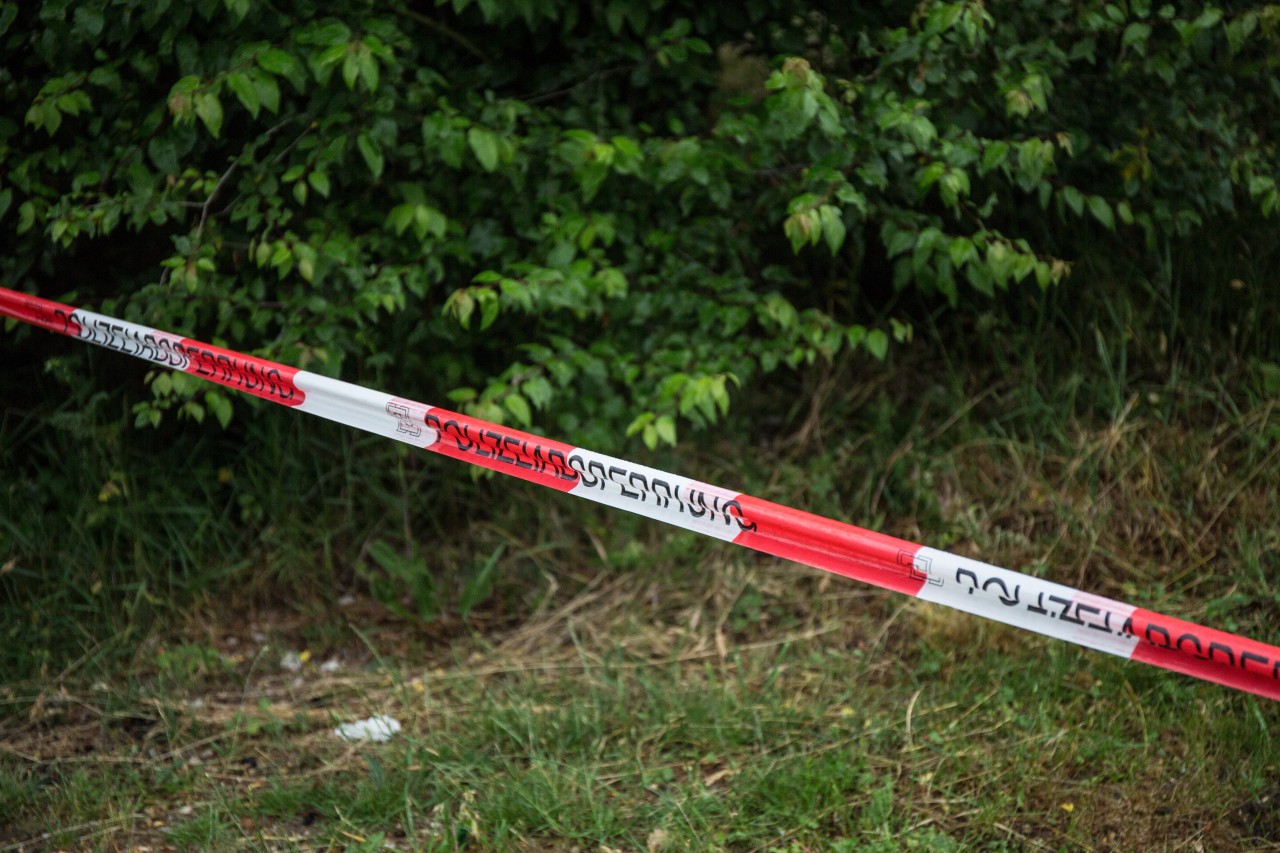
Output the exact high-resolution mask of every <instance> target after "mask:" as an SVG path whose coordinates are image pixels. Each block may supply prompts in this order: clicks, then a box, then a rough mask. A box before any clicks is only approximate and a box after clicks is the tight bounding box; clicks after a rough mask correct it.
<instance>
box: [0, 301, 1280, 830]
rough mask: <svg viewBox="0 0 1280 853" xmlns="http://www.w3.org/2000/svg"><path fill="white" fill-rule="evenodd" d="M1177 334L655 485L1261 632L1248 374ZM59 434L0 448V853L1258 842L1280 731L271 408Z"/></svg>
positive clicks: (786, 436)
mask: <svg viewBox="0 0 1280 853" xmlns="http://www.w3.org/2000/svg"><path fill="white" fill-rule="evenodd" d="M1245 295H1246V296H1248V297H1249V298H1250V299H1254V300H1255V301H1256V299H1257V297H1255V296H1254V295H1253V294H1252V292H1249V293H1246V294H1245ZM1058 298H1060V297H1058V296H1054V297H1053V299H1058ZM1161 298H1162V299H1167V298H1168V294H1167V293H1166V294H1165V296H1163V297H1161ZM1163 304H1164V303H1159V304H1156V305H1155V307H1151V306H1147V307H1145V308H1144V307H1143V306H1141V305H1139V304H1137V303H1135V304H1131V305H1129V306H1128V307H1125V308H1116V309H1115V310H1113V311H1111V312H1110V313H1105V314H1103V315H1100V316H1099V317H1096V318H1094V319H1093V320H1092V321H1091V323H1086V322H1083V321H1076V320H1073V319H1072V317H1071V316H1070V315H1068V314H1067V313H1066V312H1064V311H1062V310H1060V309H1057V308H1044V307H1042V308H1041V309H1040V314H1038V315H1036V317H1035V318H1034V319H1035V322H1034V323H1028V324H1027V325H1028V327H1029V328H1033V329H1034V330H1035V336H1036V338H1037V340H1038V339H1039V338H1040V337H1045V338H1048V339H1052V340H1054V341H1056V342H1058V344H1060V345H1058V346H1047V345H1046V346H1036V345H1033V344H1034V343H1035V342H1033V341H1031V340H1029V338H1028V336H1027V333H1025V332H1019V329H1018V327H1016V325H1015V324H1014V320H1012V319H1011V318H1012V317H1016V315H1017V313H1018V311H1017V310H1011V311H1010V312H1009V313H1006V314H1000V313H998V312H993V313H992V314H991V315H989V316H987V317H983V318H979V319H978V320H977V321H976V322H975V329H974V330H973V331H974V332H975V334H974V335H973V336H972V337H968V338H966V337H963V336H959V335H957V334H956V331H957V330H956V329H955V328H950V329H934V330H927V329H926V331H927V334H924V335H922V337H924V338H925V342H924V343H923V344H922V345H921V346H920V347H919V348H918V349H917V350H916V351H915V352H908V353H904V354H902V355H900V356H898V357H896V361H895V362H894V363H892V364H890V365H888V366H884V367H875V368H870V367H868V366H866V365H858V364H841V365H836V366H833V367H831V368H830V369H819V370H815V371H813V372H812V373H810V374H809V375H807V376H806V378H805V380H804V381H805V385H804V386H803V387H801V388H800V389H799V390H797V388H795V387H794V386H793V385H789V384H781V385H779V386H778V387H777V388H769V387H765V388H762V389H761V390H760V393H759V395H758V396H756V397H754V398H753V399H751V400H748V401H744V402H746V403H747V404H748V405H747V408H748V409H749V410H750V414H751V418H749V419H748V422H749V423H750V424H753V429H754V432H751V433H749V434H746V433H744V434H733V433H729V434H726V436H725V437H724V438H723V439H721V440H710V439H708V440H707V441H704V442H702V443H701V444H695V445H691V446H690V447H689V448H688V449H686V450H685V451H683V452H681V453H680V454H675V453H666V454H655V455H652V456H648V455H647V456H645V460H646V461H648V462H649V463H650V464H653V465H655V466H657V467H662V468H668V469H671V470H679V471H681V472H682V473H687V474H690V475H692V476H695V477H698V478H700V479H703V480H705V481H708V482H713V483H717V484H721V485H725V486H741V487H743V488H744V489H745V490H747V491H749V492H751V493H752V494H757V495H760V496H762V497H766V498H771V499H774V500H778V501H781V502H783V503H787V504H790V505H794V506H803V507H806V508H810V509H813V510H815V511H818V512H821V513H823V514H826V515H830V516H833V517H837V518H842V519H845V520H848V521H851V522H854V523H858V524H862V525H865V526H869V527H874V528H877V529H882V530H885V531H887V532H890V533H893V534H896V535H900V536H903V537H904V538H908V539H912V540H915V541H923V542H925V543H927V544H930V545H933V546H935V547H941V548H946V549H948V550H953V551H956V552H958V553H962V554H965V555H970V556H977V557H980V558H982V559H984V560H987V561H990V562H994V563H997V564H999V565H1004V566H1008V567H1010V568H1014V569H1018V570H1023V571H1028V572H1032V573H1035V574H1038V575H1041V576H1044V577H1049V578H1052V579H1055V580H1058V581H1061V582H1064V583H1067V584H1071V585H1076V586H1080V587H1082V588H1085V589H1088V590H1091V591H1094V592H1099V593H1102V594H1108V595H1112V596H1114V597H1117V598H1121V599H1123V600H1127V601H1131V602H1135V603H1139V604H1142V605H1144V606H1149V607H1151V608H1153V609H1156V610H1159V611H1162V612H1166V613H1169V614H1171V615H1174V616H1180V617H1184V618H1188V619H1192V620H1196V621H1203V622H1205V623H1206V624H1210V625H1213V626H1215V627H1220V628H1224V629H1227V630H1231V631H1237V632H1240V633H1243V634H1245V635H1248V636H1253V637H1256V638H1258V639H1261V640H1264V641H1268V642H1273V643H1274V642H1276V641H1277V639H1280V637H1278V636H1277V634H1276V628H1275V626H1276V625H1277V624H1280V584H1278V582H1277V574H1276V568H1277V563H1276V553H1277V551H1278V550H1280V523H1277V519H1280V494H1278V493H1277V492H1276V489H1275V486H1274V484H1275V483H1277V482H1280V451H1277V448H1280V388H1277V387H1275V385H1276V383H1275V382H1274V381H1273V380H1272V378H1271V377H1272V372H1269V371H1268V369H1265V366H1266V365H1267V364H1270V362H1268V361H1267V360H1266V352H1269V350H1266V349H1265V348H1263V349H1261V350H1259V351H1258V352H1257V353H1254V354H1252V355H1250V357H1248V358H1239V357H1236V356H1235V355H1234V354H1233V353H1232V351H1231V350H1230V348H1229V347H1227V348H1225V349H1223V348H1218V349H1215V348H1213V347H1212V346H1209V345H1205V347H1204V348H1203V351H1202V352H1199V353H1198V354H1195V353H1193V354H1190V355H1182V356H1179V355H1177V354H1176V353H1175V350H1174V347H1173V346H1172V345H1168V340H1174V341H1175V343H1176V341H1177V339H1178V337H1179V336H1184V337H1185V336H1186V335H1187V334H1188V329H1187V325H1188V323H1189V322H1191V321H1190V320H1189V319H1188V317H1187V316H1185V315H1179V317H1177V318H1171V315H1169V314H1168V308H1167V306H1166V307H1161V305H1163ZM1254 307H1255V308H1256V307H1257V306H1254ZM1162 312H1164V313H1162ZM1025 319H1026V318H1023V320H1025ZM1020 322H1021V321H1020ZM926 325H927V324H926ZM1135 329H1136V330H1138V331H1136V332H1135V331H1134V330H1135ZM1148 330H1158V331H1160V332H1162V333H1163V334H1164V335H1165V337H1166V346H1165V348H1164V350H1163V352H1162V349H1161V345H1160V343H1159V341H1158V336H1157V337H1152V335H1155V331H1152V332H1151V333H1150V334H1148V333H1147V331H1148ZM978 333H980V334H978ZM1240 334H1242V335H1245V336H1247V337H1248V338H1249V339H1250V340H1255V341H1257V340H1261V339H1263V338H1264V337H1265V336H1266V335H1267V334H1269V333H1268V332H1267V331H1266V330H1265V329H1263V328H1261V326H1258V325H1254V326H1251V327H1249V328H1246V329H1244V330H1243V331H1242V332H1241V333H1240ZM1064 340H1065V341H1068V342H1071V341H1074V346H1075V348H1074V349H1073V348H1072V346H1067V345H1063V344H1062V341H1064ZM943 342H946V343H947V345H945V346H944V345H943ZM1190 349H1191V348H1188V349H1186V350H1184V351H1183V352H1184V353H1186V352H1189V351H1190ZM797 399H799V400H801V401H802V402H801V403H799V404H795V405H794V406H793V401H795V400H797ZM778 400H786V401H787V406H786V408H788V409H792V410H791V411H789V412H787V413H785V414H784V415H779V414H778V412H777V408H778V407H777V401H778ZM55 421H56V422H57V423H60V424H62V427H65V428H58V429H54V430H52V431H49V430H37V429H35V428H34V426H33V422H29V421H27V420H24V419H23V418H20V417H15V416H13V415H10V416H8V417H7V419H6V420H5V421H4V423H3V426H2V427H0V432H3V436H0V437H3V439H4V441H3V442H0V447H2V448H3V452H2V453H0V463H2V464H3V466H4V471H5V474H6V483H8V484H9V485H8V486H6V491H5V493H4V496H3V500H4V501H5V504H4V509H5V512H4V513H3V514H0V536H3V540H2V543H0V544H3V551H2V552H0V607H2V608H3V615H4V619H3V621H2V622H0V626H2V627H0V632H3V637H4V643H3V644H0V662H2V666H3V671H4V672H5V673H7V674H8V675H7V676H6V678H5V680H4V683H3V684H0V850H4V849H45V848H48V849H85V850H103V851H106V850H118V849H129V848H131V847H138V846H149V847H151V848H153V849H160V848H162V847H163V846H164V845H169V846H171V847H173V848H176V849H183V850H188V849H190V850H306V851H311V850H326V851H327V850H377V849H399V850H423V851H453V850H477V851H481V850H513V851H515V850H519V851H523V850H564V849H572V848H575V847H576V848H578V849H580V850H584V851H586V850H593V851H595V850H606V849H607V850H647V851H664V850H670V851H675V850H686V849H726V850H735V851H736V850H742V851H748V850H751V851H754V850H762V851H766V850H767V851H786V853H800V851H810V850H835V851H855V850H885V851H888V850H901V849H921V850H973V849H980V850H993V849H994V850H1000V849H1005V850H1019V851H1020V850H1132V849H1169V850H1173V849H1205V850H1227V851H1231V850H1246V849H1277V847H1280V841H1278V839H1280V783H1277V779H1280V744H1278V743H1277V741H1276V738H1277V735H1276V734H1275V733H1276V732H1277V731H1280V725H1278V724H1280V706H1278V705H1277V703H1272V702H1266V701H1263V700H1259V699H1255V698H1253V697H1250V696H1246V695H1243V694H1239V693H1235V692H1232V691H1230V690H1227V689H1226V688H1221V687H1217V686H1214V685H1209V684H1203V683H1200V682H1196V681H1193V680H1191V679H1188V678H1184V677H1182V676H1177V675H1173V674H1170V673H1166V672H1163V671H1160V670H1156V669H1154V668H1151V667H1147V666H1143V665H1140V664H1134V663H1128V662H1125V661H1121V660H1118V659H1114V658H1111V657H1108V656H1105V655H1101V654H1096V653H1091V652H1086V651H1083V650H1080V649H1076V648H1073V647H1070V646H1066V645H1064V644H1062V643H1058V642H1055V641H1052V640H1048V639H1046V638H1042V637H1038V636H1033V635H1030V634H1027V633H1025V632H1020V631H1016V630H1013V629H1011V628H1006V627H1003V626H1000V625H995V624H992V623H986V622H981V621H979V620H976V619H974V618H971V617H968V616H965V615H963V614H958V613H954V612H952V611H947V610H941V609H938V608H934V607H931V606H929V605H926V604H923V603H920V602H912V601H908V600H905V599H902V598H901V597H896V596H893V595H890V594H888V593H884V592H880V591H877V590H874V589H870V588H867V587H864V586H861V585H859V584H856V583H853V582H846V581H843V580H841V579H839V578H834V577H829V576H825V575H822V574H821V573H818V572H815V571H812V570H809V569H805V568H803V567H799V566H794V565H790V564H784V563H780V562H778V561H775V560H772V559H766V558H763V557H760V556H758V555H754V554H751V553H748V552H744V551H741V550H738V549H734V548H733V547H731V546H727V545H722V544H720V543H716V542H712V541H710V540H704V539H698V538H696V537H694V536H693V535H692V534H688V533H684V532H681V531H675V530H669V529H665V528H660V527H658V526H657V525H656V524H653V523H650V522H647V521H644V520H642V519H635V518H631V517H627V516H621V515H618V514H616V513H613V512H612V511H608V510H606V509H604V508H601V507H597V506H594V505H584V504H583V502H579V501H575V500H574V499H572V498H569V497H566V496H558V495H552V494H550V493H546V492H542V491H539V490H537V489H535V488H533V487H529V486H524V485H521V484H514V485H513V484H512V483H510V482H506V481H503V480H499V479H481V480H474V479H473V478H472V477H471V474H470V472H468V471H466V470H465V469H463V468H462V467H461V466H458V465H456V464H455V463H452V462H449V461H448V460H444V459H439V458H436V457H433V456H431V455H429V454H423V453H417V454H415V453H411V452H406V451H405V450H403V449H402V448H400V447H398V446H392V445H389V444H387V443H385V442H381V441H378V440H376V439H371V438H365V437H361V436H356V435H353V434H351V433H350V432H349V431H347V430H345V429H343V428H341V427H337V426H335V425H330V424H326V423H318V422H315V421H311V420H305V419H301V418H298V417H296V416H294V415H293V414H292V413H289V412H282V411H278V410H270V409H263V410H262V411H260V412H257V413H255V414H254V415H253V420H252V421H251V422H247V423H245V424H244V425H242V426H241V427H240V428H239V429H238V431H234V432H232V433H230V434H227V435H219V434H216V433H213V432H208V431H205V430H197V429H194V427H193V426H192V425H180V426H178V427H174V433H173V434H172V435H170V436H168V437H165V436H151V435H148V434H136V433H131V432H130V431H127V430H119V429H117V428H115V427H113V426H112V424H113V423H114V421H113V416H112V415H111V414H110V413H106V412H102V411H98V410H95V409H93V408H92V407H88V408H80V409H75V410H72V409H68V410H67V411H66V412H65V413H64V417H62V419H61V420H58V419H55ZM188 433H190V435H191V438H190V442H191V443H190V444H187V441H186V436H187V434H188ZM85 436H88V437H89V439H90V440H89V441H87V442H85V441H84V438H85ZM73 447H80V448H81V450H82V452H78V453H73V452H70V450H71V449H72V448H73ZM32 458H39V459H42V460H44V464H42V465H31V464H29V463H28V462H27V461H24V460H28V459H32ZM173 471H181V472H182V476H181V477H178V478H175V477H173V476H172V472H173ZM69 530H73V531H79V533H78V534H77V535H68V533H67V531H69ZM422 572H429V573H430V577H431V581H430V583H429V584H425V583H422V584H419V583H415V579H416V577H417V575H418V574H419V573H422ZM344 596H351V598H345V597H344ZM288 651H294V652H305V653H306V654H305V655H304V656H305V657H306V658H307V660H306V663H305V664H304V666H303V668H302V670H301V671H300V672H299V673H297V674H294V673H291V672H288V671H284V670H282V669H281V667H280V661H281V658H282V656H283V655H284V654H285V653H286V652H288ZM329 660H336V661H338V662H339V665H340V666H339V668H338V669H337V670H336V671H329V670H326V669H323V668H322V667H321V664H323V663H325V662H326V661H329ZM373 713H390V714H392V715H394V716H395V717H397V719H399V720H401V721H402V722H403V723H404V726H405V728H404V731H403V732H402V733H401V734H400V735H399V736H398V737H396V738H394V739H393V740H391V741H390V742H388V743H386V744H382V745H367V744H366V745H349V744H344V743H342V742H340V741H338V740H337V739H336V738H334V737H333V735H332V729H333V727H334V726H335V725H336V724H337V723H339V722H343V721H348V720H352V719H357V718H360V717H365V716H369V715H370V714H373ZM46 833H47V835H46Z"/></svg>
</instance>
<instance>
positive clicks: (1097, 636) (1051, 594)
mask: <svg viewBox="0 0 1280 853" xmlns="http://www.w3.org/2000/svg"><path fill="white" fill-rule="evenodd" d="M0 315H7V316H10V317H13V318H15V319H18V320H21V321H23V322H26V323H30V324H32V325H35V326H39V327H41V328H43V329H47V330H49V331H51V332H57V333H59V334H63V335H68V336H70V337H75V338H79V339H81V340H83V341H88V342H89V343H94V344H98V345H99V346H103V347H107V348H108V349H113V350H116V351H118V352H123V353H126V354H128V355H132V356H137V357H138V358H143V359H146V360H148V361H152V362H155V363H156V364H160V365H163V366H165V367H171V368H173V369H175V370H182V371H185V372H187V373H190V374H193V375H195V376H200V377H203V378H205V379H208V380H210V381H211V382H217V383H219V384H221V385H225V386H227V387H229V388H234V389H237V390H240V391H244V392H246V393H248V394H254V395H256V396H258V397H262V398H263V399H266V400H271V401H272V402H276V403H280V404H282V405H285V406H292V407H294V408H295V409H297V410H298V411H302V412H309V413H311V414H313V415H319V416H320V417H322V418H328V419H329V420H333V421H337V422H339V423H342V424H346V425H347V426H352V427H356V428H358V429H362V430H366V431H367V432H372V433H376V434H378V435H383V436H386V437H387V438H393V439H396V440H397V441H402V442H405V443H406V444H412V445H414V446H415V447H425V448H427V449H429V450H434V451H435V452H437V453H442V454H444V455H445V456H452V457H454V458H455V459H461V460H463V461H464V462H470V463H471V464H473V465H481V466H483V467H485V468H491V469H493V470H494V471H498V472H501V473H503V474H510V475H512V476H514V477H519V478H521V479H522V480H529V481H531V482H534V483H539V484H541V485H544V486H549V487H551V488H553V489H556V490H558V491H562V492H568V493H570V494H573V495H577V496H579V497H583V498H588V499H589V500H593V501H597V502H599V503H603V504H608V505H609V506H612V507H617V508H618V509H625V510H628V511H630V512H635V513H639V514H640V515H644V516H648V517H649V518H653V519H657V520H658V521H665V522H667V523H668V524H674V525H676V526H677V527H683V528H685V529H687V530H693V531H696V532H698V533H703V534H706V535H707V536H714V537H715V538H717V539H723V540H725V541H727V542H734V543H736V544H738V545H744V546H746V547H748V548H752V549H755V550H756V551H762V552H764V553H766V554H772V555H774V556H777V557H783V558H785V559H788V560H794V561H796V562H798V563H804V564H805V565H808V566H813V567H815V568H819V569H825V570H826V571H829V572H834V573H835V574H839V575H844V576H846V577H850V578H855V579H857V580H861V581H865V582H867V583H870V584H875V585H876V586H880V587H884V588H886V589H891V590H896V591H897V592H901V593H905V594H906V595H912V596H915V597H917V598H922V599H924V600H926V601H932V602H935V603H937V604H946V605H948V606H950V607H954V608H956V609H957V610H963V611H965V612H966V613H972V614H974V615H977V616H985V617H986V618H988V619H994V620H995V621H997V622H1004V623H1006V624H1008V625H1016V626H1018V627H1020V628H1025V629H1027V630H1029V631H1035V632H1037V633H1040V634H1047V635H1048V636H1050V637H1057V638H1058V639H1060V640H1066V641H1067V642H1070V643H1075V644H1076V645H1080V646H1086V647H1088V648H1091V649H1098V650H1100V651H1104V652H1109V653H1111V654H1113V655H1119V656H1120V657H1124V658H1130V659H1132V660H1138V661H1143V662H1145V663H1149V664H1153V665H1155V666H1159V667H1163V668H1165V669H1169V670H1173V671H1174V672H1181V673H1185V674H1187V675H1191V676H1194V677H1196V678H1202V679H1205V680H1206V681H1213V682H1217V683H1219V684H1224V685H1227V686H1230V687H1234V688H1237V689H1239V690H1244V691H1248V692H1250V693H1255V694H1257V695H1259V696H1265V697H1267V698H1270V699H1280V648H1277V647H1275V646H1271V645H1267V644H1265V643H1260V642H1257V641H1256V640H1250V639H1247V638H1245V637H1240V636H1237V635H1234V634H1228V633H1226V632H1223V631H1217V630H1214V629H1213V628H1206V627H1203V626H1201V625H1196V624H1194V623H1191V622H1184V621H1182V620H1181V619H1174V618H1171V617H1169V616H1162V615H1161V614H1159V613H1154V612H1152V611H1150V610H1144V609H1142V608H1140V607H1134V606H1133V605H1131V604H1124V603H1122V602H1119V601H1113V600H1112V599H1109V598H1103V597H1101V596H1097V595H1090V594H1089V593H1086V592H1081V591H1080V590H1076V589H1072V588H1071V587H1068V586H1063V585H1061V584H1057V583H1053V582H1051V581H1046V580H1041V579H1039V578H1035V577H1031V576H1030V575H1024V574H1020V573H1018V572H1013V571H1010V570H1008V569H1002V568H999V567H997V566H992V565H989V564H987V563H982V562H979V561H977V560H970V559H968V558H965V557H959V556H956V555H955V554H949V553H947V552H946V551H938V550H936V549H933V548H927V547H925V546H923V545H917V544H915V543H912V542H907V541H905V540H903V539H896V538H894V537H891V536H885V535H883V534H880V533H875V532H872V531H870V530H863V529H861V528H858V527H854V526H852V525H849V524H844V523H843V522H839V521H833V520H831V519H828V518H823V517H821V516H817V515H813V514H812V513H808V512H802V511H800V510H796V509H791V508H790V507H785V506H782V505H780V504H775V503H771V502H769V501H764V500H760V499H759V498H753V497H751V496H750V495H744V494H740V493H738V492H735V491H731V490H729V489H722V488H719V487H717V486H711V485H708V484H706V483H700V482H698V481H696V480H690V479H688V478H686V477H681V476H678V475H676V474H668V473H667V472H665V471H658V470H656V469H654V468H649V467H646V466H644V465H637V464H636V463H634V462H628V461H627V460H625V459H618V458H616V457H612V456H604V455H602V454H600V453H594V452H592V451H590V450H586V449H584V448H581V447H572V446H570V445H568V444H563V443H561V442H558V441H552V440H550V439H546V438H542V437H540V436H536V435H531V434H529V433H525V432H520V431H518V430H513V429H509V428H507V427H504V426H499V425H497V424H492V423H488V422H487V421H482V420H477V419H476V418H471V417H467V416H466V415H460V414H455V413H453V412H449V411H446V410H444V409H440V408H436V407H435V406H428V405H425V404H423V403H415V402H414V401H412V400H405V399H402V398H400V397H393V396H391V395H389V394H384V393H381V392H378V391H372V390H370V389H368V388H362V387H360V386H359V385H352V384H350V383H347V382H342V381H339V380H336V379H330V378H328V377H325V376H318V375H316V374H314V373H308V372H307V371H305V370H298V369H297V368H293V367H287V366H285V365H283V364H277V363H275V362H271V361H266V360H264V359H260V358H254V357H252V356H247V355H242V354H241V353H237V352H232V351H231V350H226V349H222V348H221V347H216V346H211V345H209V344H203V343H200V342H198V341H193V340H190V339H188V338H182V337H179V336H177V335H173V334H170V333H169V332H162V331H159V330H157V329H151V328H148V327H146V326H140V325H137V324H135V323H129V322H125V321H123V320H116V319H114V318H112V317H107V316H104V315H102V314H95V313H94V312H92V311H84V310H81V309H77V308H70V307H68V306H64V305H61V304H59V303H57V302H51V301H49V300H46V299H40V298H38V297H34V296H28V295H26V294H22V293H18V292H16V291H13V290H8V289H6V288H0Z"/></svg>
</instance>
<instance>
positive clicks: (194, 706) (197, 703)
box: [187, 696, 204, 711]
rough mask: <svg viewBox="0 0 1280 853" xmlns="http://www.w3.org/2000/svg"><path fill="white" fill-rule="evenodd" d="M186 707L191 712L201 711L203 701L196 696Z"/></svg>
mask: <svg viewBox="0 0 1280 853" xmlns="http://www.w3.org/2000/svg"><path fill="white" fill-rule="evenodd" d="M187 707H188V708H190V709H191V710H193V711H203V710H204V699H201V698H200V697H199V696H197V697H196V698H194V699H192V700H191V701H190V702H188V703H187Z"/></svg>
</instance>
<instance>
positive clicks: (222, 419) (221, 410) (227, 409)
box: [204, 391, 232, 429]
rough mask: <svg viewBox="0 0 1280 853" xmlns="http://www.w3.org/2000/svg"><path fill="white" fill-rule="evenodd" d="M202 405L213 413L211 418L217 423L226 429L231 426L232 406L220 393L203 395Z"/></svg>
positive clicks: (214, 392)
mask: <svg viewBox="0 0 1280 853" xmlns="http://www.w3.org/2000/svg"><path fill="white" fill-rule="evenodd" d="M204 404H205V406H206V407H208V409H209V411H211V412H213V416H214V417H215V418H217V419H218V423H219V424H221V425H222V428H223V429H226V428H227V427H228V426H229V425H230V424H231V413H232V405H231V401H230V400H228V399H227V397H226V395H224V394H223V393H222V392H221V391H207V392H205V395H204Z"/></svg>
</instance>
